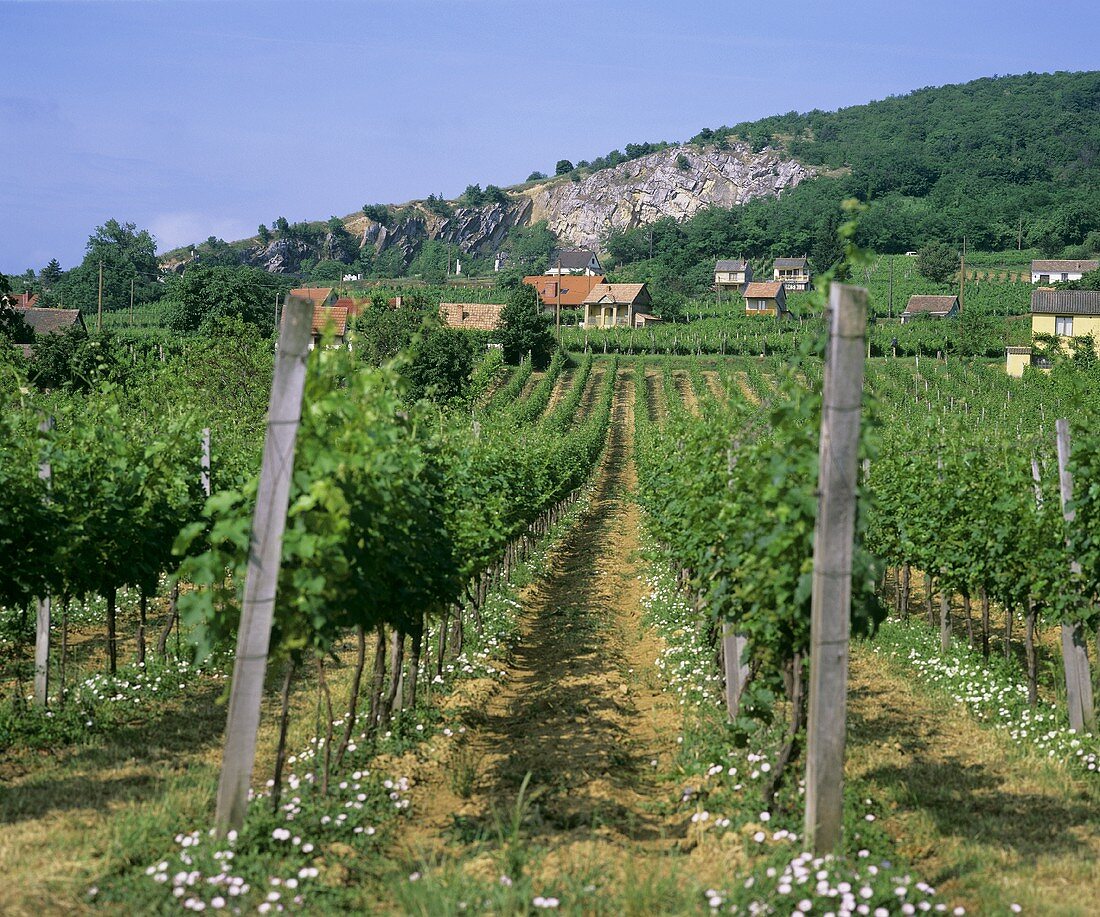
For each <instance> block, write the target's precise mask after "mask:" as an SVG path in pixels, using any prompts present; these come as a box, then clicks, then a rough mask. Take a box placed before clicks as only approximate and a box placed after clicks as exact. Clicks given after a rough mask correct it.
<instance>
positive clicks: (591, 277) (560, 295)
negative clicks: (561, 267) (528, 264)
mask: <svg viewBox="0 0 1100 917" xmlns="http://www.w3.org/2000/svg"><path fill="white" fill-rule="evenodd" d="M523 282H524V283H525V284H527V285H528V286H530V287H534V288H535V290H536V292H538V294H539V299H541V300H542V304H543V305H544V306H545V307H546V308H547V309H551V310H555V309H557V307H558V305H559V303H560V304H561V307H562V308H563V309H575V308H577V307H578V306H583V305H584V301H585V300H586V299H587V298H588V294H589V293H591V292H592V288H593V287H594V286H596V285H597V284H600V283H607V278H606V277H605V276H604V275H603V274H562V275H561V276H558V275H556V274H531V275H530V276H527V277H524V278H523Z"/></svg>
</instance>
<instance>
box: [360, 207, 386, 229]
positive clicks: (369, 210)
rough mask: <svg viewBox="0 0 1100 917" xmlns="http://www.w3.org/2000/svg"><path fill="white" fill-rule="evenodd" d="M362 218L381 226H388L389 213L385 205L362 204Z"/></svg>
mask: <svg viewBox="0 0 1100 917" xmlns="http://www.w3.org/2000/svg"><path fill="white" fill-rule="evenodd" d="M363 216H365V217H366V218H367V219H368V220H374V222H375V223H381V224H382V225H383V226H388V225H389V222H390V211H389V208H388V207H386V205H385V204H364V205H363Z"/></svg>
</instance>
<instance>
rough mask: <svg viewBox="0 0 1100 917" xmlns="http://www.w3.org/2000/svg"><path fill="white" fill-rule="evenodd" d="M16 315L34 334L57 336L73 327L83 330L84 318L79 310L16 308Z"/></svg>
mask: <svg viewBox="0 0 1100 917" xmlns="http://www.w3.org/2000/svg"><path fill="white" fill-rule="evenodd" d="M15 311H16V313H17V314H18V315H20V316H22V317H23V321H25V322H26V323H27V324H28V325H30V326H31V328H32V329H34V333H35V334H58V333H59V332H62V331H66V330H68V329H69V328H72V327H74V326H79V327H81V328H85V330H87V328H86V326H85V324H84V318H83V317H82V316H81V314H80V310H79V309H35V308H33V307H32V308H30V309H24V308H17V309H16V310H15Z"/></svg>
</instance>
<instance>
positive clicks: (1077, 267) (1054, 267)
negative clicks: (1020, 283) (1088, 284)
mask: <svg viewBox="0 0 1100 917" xmlns="http://www.w3.org/2000/svg"><path fill="white" fill-rule="evenodd" d="M1098 268H1100V261H1032V262H1031V282H1032V283H1062V282H1064V281H1066V280H1080V279H1081V276H1082V275H1083V274H1087V273H1088V272H1089V271H1095V270H1097V269H1098Z"/></svg>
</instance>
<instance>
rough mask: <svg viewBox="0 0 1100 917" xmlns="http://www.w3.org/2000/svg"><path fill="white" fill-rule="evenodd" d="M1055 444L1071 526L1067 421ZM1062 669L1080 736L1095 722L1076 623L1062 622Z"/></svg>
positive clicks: (1074, 569) (1058, 425)
mask: <svg viewBox="0 0 1100 917" xmlns="http://www.w3.org/2000/svg"><path fill="white" fill-rule="evenodd" d="M1054 429H1055V433H1056V435H1057V440H1058V487H1059V491H1060V493H1061V497H1062V516H1063V518H1064V519H1065V520H1066V522H1067V523H1072V522H1073V520H1074V518H1075V517H1076V515H1077V514H1076V512H1075V511H1074V510H1071V509H1067V506H1068V505H1069V503H1070V501H1071V500H1072V499H1073V475H1072V474H1070V471H1069V456H1070V442H1069V421H1068V420H1066V419H1065V418H1064V417H1063V418H1060V419H1059V420H1056V421H1055V422H1054ZM1070 572H1071V573H1073V574H1075V575H1076V574H1079V573H1080V572H1081V565H1080V564H1079V563H1078V562H1077V561H1076V560H1073V561H1071V562H1070ZM1062 665H1063V667H1064V669H1065V673H1066V706H1067V708H1068V712H1069V725H1070V728H1071V729H1076V730H1077V731H1078V732H1083V731H1085V730H1086V729H1089V730H1091V729H1092V728H1093V726H1094V725H1095V722H1096V713H1095V711H1094V709H1093V705H1092V680H1091V677H1090V674H1089V656H1088V650H1087V649H1086V648H1085V629H1084V628H1083V627H1082V626H1081V622H1080V621H1076V622H1074V623H1072V624H1070V623H1068V622H1066V621H1063V622H1062Z"/></svg>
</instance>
